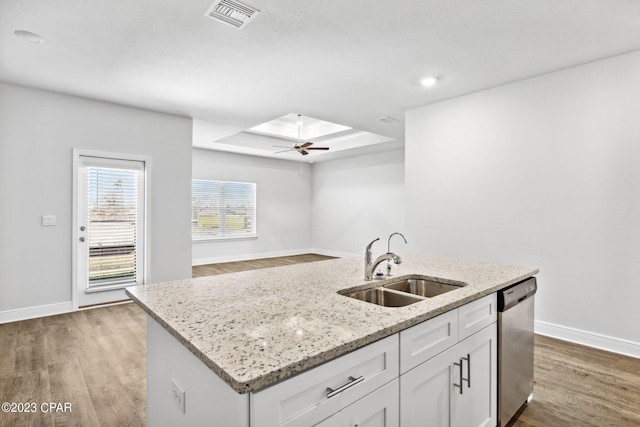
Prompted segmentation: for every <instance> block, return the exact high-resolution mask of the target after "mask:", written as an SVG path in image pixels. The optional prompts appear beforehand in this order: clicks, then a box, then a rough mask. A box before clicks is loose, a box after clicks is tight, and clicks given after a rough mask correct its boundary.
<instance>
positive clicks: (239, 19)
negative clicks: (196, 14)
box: [205, 0, 260, 29]
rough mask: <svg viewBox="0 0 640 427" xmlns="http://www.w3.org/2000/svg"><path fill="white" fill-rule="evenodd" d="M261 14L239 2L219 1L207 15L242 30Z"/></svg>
mask: <svg viewBox="0 0 640 427" xmlns="http://www.w3.org/2000/svg"><path fill="white" fill-rule="evenodd" d="M259 12H260V11H259V10H258V9H256V8H255V7H253V6H249V5H246V4H244V3H241V2H239V1H237V0H217V1H215V2H214V3H213V4H212V5H211V7H210V8H209V10H207V13H205V15H206V16H208V17H209V18H211V19H216V20H218V21H220V22H223V23H225V24H227V25H231V26H232V27H235V28H238V29H242V28H244V27H245V26H246V25H247V24H248V23H250V22H251V21H252V20H253V18H255V16H256V15H257V14H258V13H259Z"/></svg>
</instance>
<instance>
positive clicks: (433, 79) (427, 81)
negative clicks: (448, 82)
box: [420, 76, 440, 87]
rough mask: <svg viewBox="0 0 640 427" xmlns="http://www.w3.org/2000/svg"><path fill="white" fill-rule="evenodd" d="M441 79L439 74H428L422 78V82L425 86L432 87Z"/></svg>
mask: <svg viewBox="0 0 640 427" xmlns="http://www.w3.org/2000/svg"><path fill="white" fill-rule="evenodd" d="M439 80H440V77H438V76H427V77H424V78H422V80H420V84H421V85H422V86H424V87H430V86H433V85H435V84H436V83H438V81H439Z"/></svg>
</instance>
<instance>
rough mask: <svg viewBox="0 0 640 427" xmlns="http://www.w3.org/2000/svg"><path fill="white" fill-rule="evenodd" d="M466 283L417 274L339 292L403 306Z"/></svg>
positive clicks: (366, 299) (368, 300) (367, 299)
mask: <svg viewBox="0 0 640 427" xmlns="http://www.w3.org/2000/svg"><path fill="white" fill-rule="evenodd" d="M466 285H467V284H466V283H464V282H448V283H442V282H438V281H436V280H434V279H431V278H425V277H421V276H415V277H410V278H405V279H402V280H399V281H397V282H391V283H387V284H384V285H381V286H378V287H376V288H371V289H364V290H361V291H355V292H350V291H349V290H346V291H340V292H339V293H340V294H342V295H345V296H348V297H350V298H355V299H358V300H361V301H366V302H370V303H372V304H377V305H382V306H384V307H403V306H406V305H409V304H413V303H416V302H420V301H424V300H425V299H427V298H432V297H435V296H437V295H440V294H444V293H446V292H451V291H454V290H456V289H460V288H461V287H463V286H466Z"/></svg>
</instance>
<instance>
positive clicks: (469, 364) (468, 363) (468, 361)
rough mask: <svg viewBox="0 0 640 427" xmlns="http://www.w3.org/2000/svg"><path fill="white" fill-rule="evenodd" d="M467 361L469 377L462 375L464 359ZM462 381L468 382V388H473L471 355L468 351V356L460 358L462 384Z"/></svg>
mask: <svg viewBox="0 0 640 427" xmlns="http://www.w3.org/2000/svg"><path fill="white" fill-rule="evenodd" d="M463 360H466V361H467V378H463V377H462V361H463ZM462 381H466V382H467V388H471V355H470V354H469V353H467V357H463V358H461V359H460V384H462Z"/></svg>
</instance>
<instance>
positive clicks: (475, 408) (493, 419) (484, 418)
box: [451, 323, 498, 427]
mask: <svg viewBox="0 0 640 427" xmlns="http://www.w3.org/2000/svg"><path fill="white" fill-rule="evenodd" d="M456 348H457V349H458V355H457V356H458V360H457V361H456V362H457V363H460V362H462V377H463V381H459V378H458V376H459V375H458V374H456V375H455V377H456V383H457V384H461V385H462V394H461V393H460V390H461V389H460V388H459V387H454V388H453V395H452V401H451V418H452V424H451V425H453V426H455V427H493V426H495V425H496V423H497V407H498V403H497V402H498V401H497V379H498V376H497V368H498V365H497V330H496V324H495V323H493V324H491V325H489V326H487V327H486V328H484V329H482V330H481V331H479V332H477V333H475V334H474V335H472V336H470V337H469V338H467V339H465V340H464V341H461V342H460V343H459V344H458V345H457V346H456ZM455 369H457V370H459V366H455Z"/></svg>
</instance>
